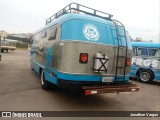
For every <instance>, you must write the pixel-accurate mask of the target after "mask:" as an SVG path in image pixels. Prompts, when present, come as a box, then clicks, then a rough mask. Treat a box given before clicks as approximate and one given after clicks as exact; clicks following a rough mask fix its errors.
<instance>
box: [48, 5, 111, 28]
mask: <svg viewBox="0 0 160 120" xmlns="http://www.w3.org/2000/svg"><path fill="white" fill-rule="evenodd" d="M72 12H73V13H84V14H88V15H92V16H96V17H100V18H103V19H107V20H111V17H113V15H111V14H108V13H105V12H101V11H98V10H95V9H93V8H90V7H86V6H83V5H80V4H78V3H70V4H69V5H67V6H66V7H64V8H63V9H61V10H60V11H58V12H57V13H56V14H54V15H52V16H51V17H49V18H48V19H47V20H46V25H47V24H49V23H50V22H51V21H52V20H53V19H56V18H58V17H60V16H62V15H64V14H67V13H72Z"/></svg>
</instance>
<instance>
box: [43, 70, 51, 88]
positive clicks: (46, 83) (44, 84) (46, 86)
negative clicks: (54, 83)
mask: <svg viewBox="0 0 160 120" xmlns="http://www.w3.org/2000/svg"><path fill="white" fill-rule="evenodd" d="M41 87H42V89H44V90H49V89H50V88H51V83H49V82H48V81H46V80H45V74H44V71H43V70H42V72H41Z"/></svg>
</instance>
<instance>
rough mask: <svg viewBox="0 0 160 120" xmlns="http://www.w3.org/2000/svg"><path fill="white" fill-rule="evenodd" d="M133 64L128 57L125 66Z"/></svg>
mask: <svg viewBox="0 0 160 120" xmlns="http://www.w3.org/2000/svg"><path fill="white" fill-rule="evenodd" d="M130 64H131V60H130V58H126V60H125V66H129V65H130Z"/></svg>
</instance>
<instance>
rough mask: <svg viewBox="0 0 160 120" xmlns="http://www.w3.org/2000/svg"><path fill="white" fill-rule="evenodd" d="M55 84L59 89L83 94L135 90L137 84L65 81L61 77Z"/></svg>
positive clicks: (136, 89)
mask: <svg viewBox="0 0 160 120" xmlns="http://www.w3.org/2000/svg"><path fill="white" fill-rule="evenodd" d="M57 85H58V87H60V88H61V89H65V90H70V91H79V92H83V93H84V94H85V95H92V94H102V93H119V92H137V91H139V86H138V85H136V84H132V83H130V82H128V83H121V84H120V83H110V84H108V83H102V82H95V81H93V82H77V81H76V82H75V81H65V80H62V79H58V80H57Z"/></svg>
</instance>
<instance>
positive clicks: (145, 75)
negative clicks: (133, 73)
mask: <svg viewBox="0 0 160 120" xmlns="http://www.w3.org/2000/svg"><path fill="white" fill-rule="evenodd" d="M153 79H154V75H153V73H152V72H151V71H150V70H141V71H140V75H139V80H140V82H143V83H150V82H152V81H153Z"/></svg>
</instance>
